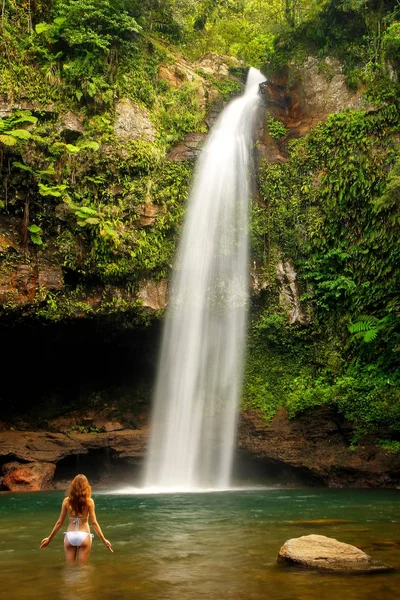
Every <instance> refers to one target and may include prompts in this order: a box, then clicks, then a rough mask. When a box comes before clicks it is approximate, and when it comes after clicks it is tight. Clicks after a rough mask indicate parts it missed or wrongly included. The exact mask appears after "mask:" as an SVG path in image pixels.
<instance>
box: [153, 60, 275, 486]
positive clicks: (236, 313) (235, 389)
mask: <svg viewBox="0 0 400 600" xmlns="http://www.w3.org/2000/svg"><path fill="white" fill-rule="evenodd" d="M264 79H265V78H264V77H263V76H262V75H261V73H260V72H259V71H257V70H256V69H250V71H249V75H248V79H247V85H246V90H245V93H244V95H243V96H241V97H240V98H238V99H236V100H234V101H233V102H231V103H230V104H229V105H228V106H227V107H226V108H225V110H224V111H223V113H222V114H221V116H220V117H219V119H218V121H217V122H216V123H215V125H214V127H213V129H212V131H211V133H210V136H209V139H208V140H207V142H206V144H205V146H204V149H203V150H202V153H201V156H200V158H199V162H198V165H197V171H196V176H195V181H194V184H193V187H192V190H191V193H190V197H189V202H188V210H187V215H186V220H185V224H184V229H183V234H182V239H181V241H180V245H179V250H178V255H177V258H176V264H175V268H174V276H173V281H172V286H171V294H170V302H169V307H168V311H167V315H166V321H165V325H164V332H163V341H162V347H161V359H160V365H159V370H158V377H157V385H156V392H155V402H154V409H153V421H152V426H151V438H150V447H149V452H148V459H147V465H146V473H145V486H146V487H157V488H162V489H175V490H176V489H179V490H193V489H199V488H200V489H202V488H203V489H204V488H218V489H224V488H227V487H229V479H230V471H231V463H232V455H233V448H234V443H235V430H236V413H237V403H238V398H239V393H240V388H241V380H242V371H243V360H244V342H245V334H246V314H247V304H248V201H249V195H250V181H249V173H250V168H251V163H252V138H253V132H254V115H255V109H256V107H257V104H258V99H259V96H258V87H259V84H260V83H261V82H262V81H264Z"/></svg>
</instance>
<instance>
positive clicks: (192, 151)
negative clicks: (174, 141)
mask: <svg viewBox="0 0 400 600" xmlns="http://www.w3.org/2000/svg"><path fill="white" fill-rule="evenodd" d="M205 138H206V134H205V133H188V135H187V136H186V137H185V139H184V141H183V142H182V143H181V144H179V145H178V146H175V148H173V149H172V150H171V151H170V152H169V153H168V154H167V160H171V161H177V162H180V161H183V160H196V159H197V158H198V157H199V156H200V152H201V147H202V145H203V143H204V141H205Z"/></svg>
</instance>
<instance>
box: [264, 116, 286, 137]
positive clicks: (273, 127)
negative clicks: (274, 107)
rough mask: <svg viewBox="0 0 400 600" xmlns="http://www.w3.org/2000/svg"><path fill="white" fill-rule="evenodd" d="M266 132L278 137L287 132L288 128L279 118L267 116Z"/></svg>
mask: <svg viewBox="0 0 400 600" xmlns="http://www.w3.org/2000/svg"><path fill="white" fill-rule="evenodd" d="M267 127H268V133H269V135H270V136H271V137H273V138H275V139H279V138H281V137H283V136H284V135H286V134H287V132H288V130H287V129H286V127H285V126H284V124H283V123H282V121H279V119H275V118H274V117H272V116H269V117H268V119H267Z"/></svg>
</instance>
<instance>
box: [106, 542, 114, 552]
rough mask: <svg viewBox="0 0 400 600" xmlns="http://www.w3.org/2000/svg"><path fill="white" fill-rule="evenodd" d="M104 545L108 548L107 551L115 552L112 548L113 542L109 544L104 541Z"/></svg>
mask: <svg viewBox="0 0 400 600" xmlns="http://www.w3.org/2000/svg"><path fill="white" fill-rule="evenodd" d="M104 545H105V547H106V548H107V550H109V551H110V552H114V550H113V549H112V548H111V542H109V541H108V540H104Z"/></svg>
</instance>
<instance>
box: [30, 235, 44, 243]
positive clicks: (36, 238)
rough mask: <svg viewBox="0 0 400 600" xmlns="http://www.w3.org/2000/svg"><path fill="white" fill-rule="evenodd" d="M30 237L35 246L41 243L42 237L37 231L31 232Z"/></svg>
mask: <svg viewBox="0 0 400 600" xmlns="http://www.w3.org/2000/svg"><path fill="white" fill-rule="evenodd" d="M30 237H31V240H32V242H33V243H34V244H36V245H37V246H41V245H42V244H43V240H42V238H41V237H40V235H38V234H37V233H31V234H30Z"/></svg>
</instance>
